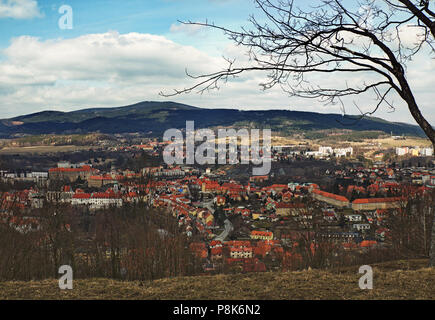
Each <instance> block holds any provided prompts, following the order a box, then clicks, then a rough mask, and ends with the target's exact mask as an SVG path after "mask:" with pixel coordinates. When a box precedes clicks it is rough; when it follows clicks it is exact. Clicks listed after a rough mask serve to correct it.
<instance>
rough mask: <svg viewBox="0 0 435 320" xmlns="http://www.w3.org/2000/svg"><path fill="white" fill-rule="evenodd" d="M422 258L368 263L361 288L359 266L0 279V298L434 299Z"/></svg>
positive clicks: (432, 272)
mask: <svg viewBox="0 0 435 320" xmlns="http://www.w3.org/2000/svg"><path fill="white" fill-rule="evenodd" d="M426 265H427V260H411V261H399V262H397V261H396V262H389V263H383V264H377V265H373V272H374V280H373V290H361V289H360V288H359V286H358V280H359V277H360V276H361V274H359V273H358V267H348V268H346V269H342V270H334V271H320V270H305V271H300V272H284V273H282V272H266V273H248V274H237V275H236V274H234V275H216V276H199V277H198V276H197V277H183V278H172V279H161V280H155V281H148V282H139V281H137V282H123V281H115V280H109V279H89V280H76V281H74V289H73V290H60V289H59V288H58V282H57V281H56V280H46V281H38V282H3V283H0V299H86V300H87V299H90V300H93V299H143V300H157V299H158V300H171V299H181V300H185V299H186V300H200V299H202V300H208V299H216V300H222V299H238V300H239V299H242V300H243V299H260V300H268V299H274V300H293V299H296V300H298V299H303V300H305V299H316V300H317V299H352V300H360V299H362V300H366V299H431V300H434V299H435V269H434V268H426V267H425V266H426Z"/></svg>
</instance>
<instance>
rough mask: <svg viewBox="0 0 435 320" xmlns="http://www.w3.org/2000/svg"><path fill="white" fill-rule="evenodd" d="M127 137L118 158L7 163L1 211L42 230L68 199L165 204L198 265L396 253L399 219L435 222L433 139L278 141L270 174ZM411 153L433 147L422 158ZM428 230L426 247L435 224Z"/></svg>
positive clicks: (80, 204) (79, 205)
mask: <svg viewBox="0 0 435 320" xmlns="http://www.w3.org/2000/svg"><path fill="white" fill-rule="evenodd" d="M120 141H122V142H117V144H116V145H109V146H107V150H106V151H107V152H110V154H108V155H107V156H108V157H110V156H112V157H115V156H119V157H120V158H119V159H115V158H113V159H110V158H105V157H104V156H103V157H104V158H102V157H101V154H104V153H103V152H101V150H100V151H99V152H98V154H99V155H100V158H90V159H86V160H83V161H79V162H74V163H72V162H70V161H67V160H62V161H58V162H56V164H55V165H53V166H51V167H50V168H48V170H46V171H43V170H39V171H32V170H27V171H26V170H21V171H20V170H15V171H13V170H5V169H4V168H2V171H0V176H1V183H2V184H3V187H2V193H1V199H2V202H1V222H2V223H3V224H5V225H9V226H10V227H12V228H14V229H15V230H17V231H19V232H20V233H22V234H30V233H32V232H37V231H38V230H40V229H41V228H43V226H42V224H41V221H40V220H41V219H42V218H41V217H40V216H39V215H38V214H36V212H39V211H38V210H43V209H44V208H45V207H47V206H50V205H54V206H56V205H59V204H61V205H63V206H68V207H69V208H72V209H73V210H78V211H79V212H81V214H82V215H84V216H91V217H92V216H95V215H96V214H98V212H99V211H101V210H109V211H110V210H113V211H114V212H113V214H116V210H115V208H118V209H120V208H124V207H126V206H129V207H132V206H133V207H134V206H139V208H141V210H143V214H145V215H146V214H160V213H161V212H166V213H168V214H170V216H171V217H172V218H171V219H173V221H175V222H176V224H177V226H178V229H179V231H180V234H182V235H183V237H185V238H186V239H187V240H186V245H188V251H189V252H190V254H192V255H193V256H194V257H195V263H197V264H198V265H197V267H198V268H199V270H200V273H219V272H262V271H269V270H298V269H301V268H305V267H307V266H311V264H312V263H313V261H314V260H316V259H320V258H319V256H321V255H323V256H324V257H327V259H322V261H321V262H320V260H319V261H318V263H321V264H322V266H324V267H328V266H333V265H335V264H337V263H343V261H349V263H350V262H355V261H359V260H358V259H362V257H365V258H367V254H369V253H373V252H376V253H377V254H378V255H381V254H382V255H383V257H386V256H389V255H391V256H392V255H394V254H395V253H397V250H398V249H397V248H396V247H397V245H398V244H397V243H396V240H397V236H398V233H397V232H398V231H397V230H395V229H394V228H395V225H394V219H392V218H397V216H401V214H402V213H404V212H408V213H409V212H411V213H412V212H414V211H415V212H417V211H418V214H419V215H418V217H417V215H416V219H418V221H417V220H416V221H415V223H416V224H418V225H420V226H421V230H425V228H426V225H428V224H430V222H431V221H430V219H427V221H423V222H421V223H420V219H425V217H426V216H427V217H429V215H430V214H431V212H430V206H426V207H424V208H425V209H424V210H422V211H421V210H420V209H416V206H418V203H419V202H418V201H421V200H422V199H425V198H427V197H428V196H429V195H431V194H433V190H434V188H435V169H434V160H433V159H432V157H430V156H431V155H432V154H433V149H431V148H421V149H419V148H415V147H413V148H397V149H396V150H395V151H396V152H395V153H396V154H395V155H394V156H395V158H394V160H395V161H393V160H392V158H391V157H388V158H385V157H379V154H382V152H378V153H376V154H374V155H373V161H370V162H367V161H361V160H362V159H361V154H359V155H355V151H354V148H353V147H351V146H346V147H342V148H333V147H331V146H320V147H319V148H318V151H312V150H311V149H312V148H310V146H307V145H305V144H301V145H293V146H280V145H274V146H273V147H272V148H271V154H272V170H271V172H270V174H269V175H261V176H255V175H252V171H251V170H250V169H249V165H246V166H245V167H246V170H245V171H243V170H242V169H241V165H231V164H229V165H212V166H207V165H167V164H166V163H164V161H162V156H163V150H164V148H165V146H166V145H167V144H168V142H164V141H159V140H158V139H155V138H146V139H140V143H138V144H137V143H130V144H129V143H128V142H126V141H125V140H120ZM135 142H137V141H135ZM414 150H418V151H414ZM88 154H89V153H87V152H82V154H81V156H82V157H86V156H87V155H88ZM413 156H414V157H415V156H429V157H426V158H418V166H416V165H415V161H413V158H412V157H413ZM123 157H124V158H125V159H127V160H126V161H122V160H120V159H124V158H123ZM400 157H402V158H403V159H402V158H400ZM404 157H407V158H404ZM38 159H40V158H38ZM125 159H124V160H125ZM400 160H401V161H400ZM414 160H415V159H414ZM52 162H53V161H52ZM34 166H35V167H40V166H38V164H37V161H36V162H35V163H34ZM301 168H308V169H309V170H310V171H311V172H310V174H304V171H303V169H301ZM301 170H302V171H301ZM410 203H411V204H410ZM147 208H148V209H152V210H150V211H148V209H147ZM406 210H408V211H406ZM415 212H414V213H415ZM70 228H73V226H70V225H68V229H70ZM77 228H78V227H77ZM419 230H420V229H419ZM159 232H163V233H168V232H169V231H168V230H165V229H164V228H162V229H159ZM422 232H423V231H422ZM87 236H89V235H87ZM419 236H420V235H419ZM421 236H422V237H423V240H422V242H421V243H422V246H423V249H422V250H425V249H426V248H427V245H428V241H429V240H428V239H429V234H427V235H426V234H423V235H421ZM91 237H92V236H91ZM416 241H417V240H416ZM121 249H125V250H121V252H127V254H128V251H129V250H133V249H131V248H130V249H129V248H121ZM415 252H416V253H418V252H419V251H418V250H415ZM106 253H107V254H106V256H107V257H109V258H108V259H110V256H111V252H110V250H109V249H107V252H106ZM310 263H311V264H310ZM128 272H129V270H128V268H125V273H128Z"/></svg>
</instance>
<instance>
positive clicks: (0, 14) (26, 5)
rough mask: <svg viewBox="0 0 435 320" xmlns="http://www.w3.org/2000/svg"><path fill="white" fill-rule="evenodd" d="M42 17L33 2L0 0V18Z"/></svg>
mask: <svg viewBox="0 0 435 320" xmlns="http://www.w3.org/2000/svg"><path fill="white" fill-rule="evenodd" d="M42 16H43V14H42V13H41V12H40V11H39V8H38V2H37V1H35V0H0V18H13V19H31V18H39V17H42Z"/></svg>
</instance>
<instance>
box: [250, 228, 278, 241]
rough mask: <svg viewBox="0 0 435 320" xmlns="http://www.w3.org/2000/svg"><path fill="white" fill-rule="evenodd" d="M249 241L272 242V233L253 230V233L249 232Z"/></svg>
mask: <svg viewBox="0 0 435 320" xmlns="http://www.w3.org/2000/svg"><path fill="white" fill-rule="evenodd" d="M251 239H253V240H272V239H273V232H271V231H259V230H253V231H251Z"/></svg>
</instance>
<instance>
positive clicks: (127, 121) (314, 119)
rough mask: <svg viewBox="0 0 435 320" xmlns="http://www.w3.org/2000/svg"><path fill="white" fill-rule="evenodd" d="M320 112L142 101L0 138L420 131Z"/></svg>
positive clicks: (4, 128) (0, 123)
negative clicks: (173, 131) (221, 130)
mask: <svg viewBox="0 0 435 320" xmlns="http://www.w3.org/2000/svg"><path fill="white" fill-rule="evenodd" d="M355 119H356V118H355V116H346V117H343V116H342V115H339V114H321V113H315V112H300V111H288V110H261V111H240V110H235V109H203V108H197V107H192V106H188V105H185V104H180V103H175V102H152V101H145V102H140V103H137V104H134V105H130V106H124V107H115V108H92V109H82V110H78V111H72V112H59V111H43V112H38V113H33V114H29V115H23V116H19V117H14V118H11V119H3V120H0V137H3V138H7V137H11V136H13V135H17V134H74V133H75V134H85V133H90V132H101V133H129V132H143V133H151V134H152V135H155V136H161V134H162V133H163V132H164V131H165V130H166V129H169V128H184V127H185V125H186V120H194V121H195V126H196V127H197V128H199V127H202V128H204V127H216V126H231V127H236V128H237V127H255V128H271V129H272V130H274V131H275V132H282V133H287V134H291V133H296V132H299V133H300V132H301V131H304V132H310V131H313V130H325V129H349V130H356V131H373V130H377V131H383V132H385V133H388V134H389V133H391V132H393V134H395V135H402V134H405V135H414V136H415V135H417V136H422V135H423V133H422V130H421V129H420V128H419V127H418V126H414V125H410V124H405V123H394V122H388V121H386V120H383V119H380V118H375V117H367V118H364V119H361V120H355Z"/></svg>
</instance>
